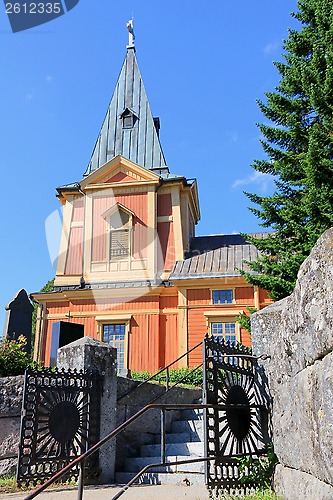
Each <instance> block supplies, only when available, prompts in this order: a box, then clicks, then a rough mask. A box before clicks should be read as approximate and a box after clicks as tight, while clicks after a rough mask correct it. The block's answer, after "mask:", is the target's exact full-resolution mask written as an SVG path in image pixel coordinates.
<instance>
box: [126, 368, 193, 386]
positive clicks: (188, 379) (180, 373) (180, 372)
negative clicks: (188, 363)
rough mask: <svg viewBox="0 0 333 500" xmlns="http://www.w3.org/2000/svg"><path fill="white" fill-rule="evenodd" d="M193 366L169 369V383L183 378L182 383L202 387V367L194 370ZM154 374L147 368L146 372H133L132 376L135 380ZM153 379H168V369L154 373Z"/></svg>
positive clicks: (161, 380)
mask: <svg viewBox="0 0 333 500" xmlns="http://www.w3.org/2000/svg"><path fill="white" fill-rule="evenodd" d="M192 370H193V368H177V369H176V368H173V369H170V370H169V383H171V384H175V383H176V382H179V381H180V380H181V379H183V378H184V380H182V382H181V383H182V384H185V385H189V386H191V387H202V384H203V374H202V368H201V367H200V368H197V369H196V370H193V371H192ZM152 375H154V374H152V373H149V372H148V371H147V370H146V371H144V372H136V371H132V372H131V377H132V379H133V380H148V379H149V378H150V377H151V376H152ZM152 380H156V381H158V382H165V380H166V371H165V370H164V371H163V372H161V373H159V374H157V375H154V376H153V379H152Z"/></svg>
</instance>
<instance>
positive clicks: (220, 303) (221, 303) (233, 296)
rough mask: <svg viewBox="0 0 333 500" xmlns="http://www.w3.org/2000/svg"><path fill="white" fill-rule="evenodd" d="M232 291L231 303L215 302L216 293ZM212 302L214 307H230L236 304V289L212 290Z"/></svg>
mask: <svg viewBox="0 0 333 500" xmlns="http://www.w3.org/2000/svg"><path fill="white" fill-rule="evenodd" d="M229 290H230V291H231V292H232V301H231V302H217V303H215V302H214V292H220V291H229ZM210 302H211V304H212V305H214V306H230V304H235V303H236V301H235V287H223V288H218V287H216V288H211V290H210Z"/></svg>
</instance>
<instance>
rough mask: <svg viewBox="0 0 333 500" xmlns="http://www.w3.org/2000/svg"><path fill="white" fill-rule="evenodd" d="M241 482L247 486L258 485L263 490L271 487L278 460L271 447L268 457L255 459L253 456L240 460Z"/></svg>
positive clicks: (246, 456)
mask: <svg viewBox="0 0 333 500" xmlns="http://www.w3.org/2000/svg"><path fill="white" fill-rule="evenodd" d="M238 461H239V466H238V468H239V472H240V482H241V483H242V484H244V485H246V484H250V485H251V484H253V482H254V483H255V484H256V486H257V487H258V488H262V489H263V490H265V489H268V488H270V487H271V483H272V477H273V473H274V469H275V465H276V464H277V462H278V460H277V457H276V455H275V453H274V450H273V447H272V446H269V447H268V451H267V455H266V456H262V457H260V458H259V459H258V458H253V457H252V456H251V455H245V456H244V457H241V458H238Z"/></svg>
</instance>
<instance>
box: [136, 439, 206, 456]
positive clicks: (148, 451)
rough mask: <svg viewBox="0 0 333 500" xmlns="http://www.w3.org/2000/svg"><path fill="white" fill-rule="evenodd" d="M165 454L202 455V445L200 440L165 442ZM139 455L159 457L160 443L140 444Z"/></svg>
mask: <svg viewBox="0 0 333 500" xmlns="http://www.w3.org/2000/svg"><path fill="white" fill-rule="evenodd" d="M165 452H166V455H186V456H191V455H196V456H198V457H202V456H203V452H204V445H203V443H202V442H198V443H180V442H178V443H167V444H166V446H165ZM140 455H141V457H160V456H161V445H160V444H146V445H143V446H141V449H140Z"/></svg>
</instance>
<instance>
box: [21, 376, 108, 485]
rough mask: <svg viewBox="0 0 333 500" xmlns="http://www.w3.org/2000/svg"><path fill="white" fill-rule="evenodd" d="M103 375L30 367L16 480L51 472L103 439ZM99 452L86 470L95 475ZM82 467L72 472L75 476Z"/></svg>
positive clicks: (40, 477)
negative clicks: (101, 425)
mask: <svg viewBox="0 0 333 500" xmlns="http://www.w3.org/2000/svg"><path fill="white" fill-rule="evenodd" d="M99 381H100V377H99V375H98V374H96V373H94V372H85V373H83V372H77V371H76V370H73V371H70V370H68V371H65V370H61V371H60V370H59V371H58V370H57V369H55V368H52V369H47V368H46V369H43V370H36V371H35V370H27V372H26V374H25V380H24V395H23V407H22V408H23V409H22V421H21V438H20V446H19V460H18V468H17V481H18V484H20V485H22V484H24V485H29V484H34V485H36V484H37V483H38V482H44V481H45V480H47V479H49V478H50V477H52V476H53V475H54V474H55V473H56V472H58V471H59V470H60V469H62V468H63V467H64V466H65V465H67V464H68V463H69V462H70V461H71V460H73V458H76V457H77V456H78V455H80V454H81V453H84V452H85V451H86V449H87V448H90V447H91V446H92V445H93V444H95V443H96V442H97V441H98V438H99V415H100V411H99V409H100V408H99V407H100V391H99V387H100V382H99ZM96 455H97V454H95V455H94V456H93V457H92V458H91V459H90V463H88V464H86V469H87V470H89V473H90V474H96V473H97V472H98V471H96V463H97V459H98V457H97V456H96ZM78 475H79V470H78V468H74V469H73V470H72V471H71V477H74V478H76V479H77V477H78Z"/></svg>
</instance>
